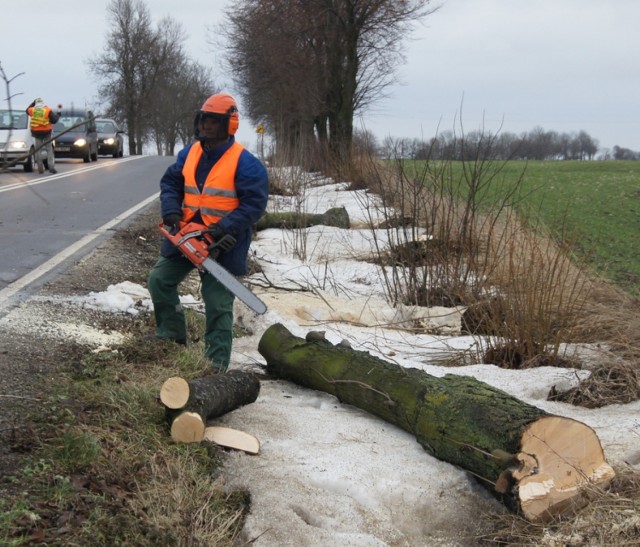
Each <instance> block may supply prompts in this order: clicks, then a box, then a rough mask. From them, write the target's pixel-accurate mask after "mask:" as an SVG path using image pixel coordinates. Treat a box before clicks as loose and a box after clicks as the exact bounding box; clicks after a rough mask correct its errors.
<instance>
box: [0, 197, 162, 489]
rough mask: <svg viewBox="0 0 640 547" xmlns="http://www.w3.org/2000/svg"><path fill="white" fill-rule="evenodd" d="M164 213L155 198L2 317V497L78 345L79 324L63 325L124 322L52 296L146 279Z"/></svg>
mask: <svg viewBox="0 0 640 547" xmlns="http://www.w3.org/2000/svg"><path fill="white" fill-rule="evenodd" d="M158 215H159V212H158V211H157V206H156V205H152V206H151V207H150V208H148V209H147V210H146V211H144V212H143V213H141V214H139V215H138V216H136V217H135V218H134V219H133V220H132V221H130V222H128V223H127V224H125V225H123V226H122V227H121V228H120V229H118V230H116V231H115V232H114V234H113V237H111V238H110V239H108V240H107V241H105V242H104V243H103V244H102V245H101V246H100V247H98V248H97V249H95V250H94V251H92V252H91V253H89V255H87V256H86V257H84V258H83V259H81V260H80V261H79V262H77V263H76V264H75V265H73V266H71V267H70V268H69V269H68V270H67V271H65V272H64V273H63V274H62V275H61V276H60V277H58V278H57V279H56V280H55V281H53V282H51V283H49V284H46V285H45V286H43V288H42V289H41V290H40V291H38V293H37V294H36V295H34V296H33V297H32V298H31V299H29V300H27V301H26V302H24V303H22V304H21V305H20V307H19V309H14V310H11V311H10V312H9V313H8V314H7V315H6V316H5V317H3V318H0V477H1V478H0V497H4V495H5V494H6V493H7V492H8V489H11V488H14V487H15V486H14V485H13V483H12V482H11V481H10V476H11V475H12V474H13V473H14V471H15V470H16V469H17V468H18V466H19V465H20V459H21V457H22V456H23V455H25V454H27V453H28V452H29V451H30V450H31V449H32V448H33V447H34V446H36V444H37V442H38V439H37V438H35V434H36V433H35V428H33V427H32V425H31V421H30V411H31V409H32V408H33V407H34V405H37V404H38V401H39V400H41V399H43V398H46V397H47V389H46V388H47V385H48V384H49V383H50V382H55V379H56V371H57V370H58V367H59V366H60V365H61V364H62V363H68V362H69V360H70V359H73V358H74V354H75V353H77V352H78V346H77V344H76V340H75V339H74V335H73V334H72V335H71V336H70V333H74V332H76V335H75V336H76V337H77V336H78V332H79V331H74V330H73V329H69V330H66V329H60V328H59V325H60V324H66V325H88V326H91V325H94V326H96V327H99V328H100V329H101V330H103V331H107V332H108V331H109V329H113V330H114V331H117V330H119V328H121V327H122V326H123V325H118V324H116V323H117V322H118V321H123V319H122V318H119V317H117V316H115V315H114V314H107V313H100V312H97V311H93V310H89V309H83V308H79V307H76V306H74V307H70V306H64V305H63V304H56V303H55V302H51V301H50V300H48V299H47V297H48V296H52V295H57V296H60V295H84V294H88V293H90V292H92V291H103V290H106V289H107V287H108V286H109V285H111V284H116V283H119V282H122V281H132V282H135V283H141V284H143V283H144V282H145V279H146V276H147V273H148V271H149V269H150V267H151V266H152V265H153V264H154V262H155V260H156V259H157V257H158V253H159V241H160V236H159V234H156V233H155V231H154V230H153V225H154V221H153V219H157V218H159V216H158ZM30 318H31V319H33V321H31V320H30ZM49 318H51V319H52V320H51V321H48V320H47V319H49ZM54 319H55V320H54ZM110 323H112V324H110Z"/></svg>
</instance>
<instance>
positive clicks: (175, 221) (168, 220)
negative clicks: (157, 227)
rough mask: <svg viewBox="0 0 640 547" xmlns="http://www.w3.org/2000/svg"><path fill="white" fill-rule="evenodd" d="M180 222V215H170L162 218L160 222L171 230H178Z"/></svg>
mask: <svg viewBox="0 0 640 547" xmlns="http://www.w3.org/2000/svg"><path fill="white" fill-rule="evenodd" d="M181 220H182V214H181V213H171V214H169V215H165V216H163V217H162V222H163V223H164V225H165V226H170V227H171V228H178V227H179V226H180V221H181Z"/></svg>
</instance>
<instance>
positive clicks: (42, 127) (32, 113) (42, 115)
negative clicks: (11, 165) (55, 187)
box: [27, 98, 60, 173]
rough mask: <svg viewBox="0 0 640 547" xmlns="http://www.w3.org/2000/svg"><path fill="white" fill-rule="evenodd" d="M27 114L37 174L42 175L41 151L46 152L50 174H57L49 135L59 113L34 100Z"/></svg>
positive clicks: (58, 117) (41, 101) (42, 102)
mask: <svg viewBox="0 0 640 547" xmlns="http://www.w3.org/2000/svg"><path fill="white" fill-rule="evenodd" d="M27 114H29V117H30V121H29V129H31V135H32V136H33V138H34V139H35V141H36V157H35V160H36V163H37V165H38V173H44V161H43V159H42V150H43V149H44V150H46V151H47V165H48V167H49V172H50V173H57V171H56V168H55V164H56V159H55V157H54V155H53V141H52V140H51V133H52V132H53V124H55V123H56V122H57V121H58V120H59V119H60V113H59V112H54V111H53V110H51V108H50V107H48V106H47V105H46V104H44V101H43V100H42V99H40V98H38V99H34V101H33V102H32V103H31V104H30V105H29V106H28V107H27Z"/></svg>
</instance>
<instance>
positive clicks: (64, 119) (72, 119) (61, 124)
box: [53, 116, 87, 132]
mask: <svg viewBox="0 0 640 547" xmlns="http://www.w3.org/2000/svg"><path fill="white" fill-rule="evenodd" d="M85 121H87V120H86V119H85V118H82V117H80V116H61V117H60V119H59V120H58V121H57V122H56V124H55V125H54V126H53V130H54V131H58V132H59V131H64V130H65V129H69V128H70V127H73V126H74V125H78V124H80V123H82V122H85ZM77 130H78V131H84V126H83V125H78V127H77Z"/></svg>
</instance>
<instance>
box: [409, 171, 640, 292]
mask: <svg viewBox="0 0 640 547" xmlns="http://www.w3.org/2000/svg"><path fill="white" fill-rule="evenodd" d="M414 163H415V169H416V171H420V170H421V169H422V168H423V164H424V162H418V161H416V162H414ZM453 168H454V172H456V173H458V174H460V172H461V164H460V163H459V162H458V163H456V162H454V163H453ZM523 172H524V176H523V177H522V180H521V183H520V194H519V198H518V201H517V203H516V204H515V207H516V209H517V210H518V212H519V213H520V214H521V215H523V216H525V217H529V218H534V217H535V218H534V220H538V219H539V220H541V221H542V222H544V223H545V224H546V225H547V226H549V227H550V228H551V229H555V230H556V231H559V232H560V231H561V232H562V234H563V236H565V237H569V238H571V240H572V241H573V242H574V246H575V251H576V252H577V253H578V254H580V255H581V256H582V257H585V258H588V260H589V264H590V266H591V267H592V268H593V269H594V271H595V272H597V274H598V275H601V276H603V277H604V278H606V279H608V280H610V281H612V282H614V283H615V284H617V285H618V286H620V287H621V288H623V289H624V290H626V291H628V292H630V293H631V294H636V295H637V294H640V246H639V245H638V244H637V241H638V233H640V162H638V161H613V160H611V161H531V162H522V161H510V162H506V163H504V164H503V165H501V172H500V174H499V176H498V177H495V178H494V179H493V181H492V188H491V190H492V191H493V192H495V194H496V195H499V194H500V193H501V192H503V191H504V189H505V188H507V187H509V185H511V184H512V182H513V181H514V180H517V179H518V177H520V176H521V175H522V174H523Z"/></svg>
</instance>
